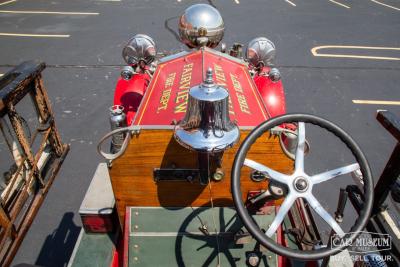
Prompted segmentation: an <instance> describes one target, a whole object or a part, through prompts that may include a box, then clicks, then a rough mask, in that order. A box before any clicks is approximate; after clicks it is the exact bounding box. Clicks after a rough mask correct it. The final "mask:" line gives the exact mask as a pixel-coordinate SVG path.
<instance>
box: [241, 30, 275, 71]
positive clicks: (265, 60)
mask: <svg viewBox="0 0 400 267" xmlns="http://www.w3.org/2000/svg"><path fill="white" fill-rule="evenodd" d="M246 58H247V60H248V61H249V62H250V63H251V64H252V65H253V66H255V67H259V66H260V64H263V65H264V66H273V65H274V63H275V62H274V61H275V45H274V43H273V42H271V41H270V40H268V39H267V38H265V37H257V38H255V39H253V40H251V41H250V42H249V44H248V45H247V51H246Z"/></svg>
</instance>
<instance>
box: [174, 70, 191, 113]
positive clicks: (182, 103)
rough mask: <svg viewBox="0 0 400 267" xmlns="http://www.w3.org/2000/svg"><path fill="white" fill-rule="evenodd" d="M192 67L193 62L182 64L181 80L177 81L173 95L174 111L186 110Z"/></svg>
mask: <svg viewBox="0 0 400 267" xmlns="http://www.w3.org/2000/svg"><path fill="white" fill-rule="evenodd" d="M192 69H193V63H190V64H186V65H184V66H183V71H182V75H181V80H180V81H179V88H178V92H177V94H176V97H175V104H177V105H176V106H175V110H174V113H181V112H186V106H187V101H188V98H189V96H188V93H189V90H188V89H189V88H190V82H191V80H192Z"/></svg>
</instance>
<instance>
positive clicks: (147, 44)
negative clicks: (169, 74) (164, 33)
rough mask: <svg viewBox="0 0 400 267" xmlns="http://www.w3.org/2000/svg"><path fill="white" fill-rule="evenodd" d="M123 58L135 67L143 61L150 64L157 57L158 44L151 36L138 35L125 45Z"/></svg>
mask: <svg viewBox="0 0 400 267" xmlns="http://www.w3.org/2000/svg"><path fill="white" fill-rule="evenodd" d="M122 57H123V58H124V60H125V62H126V63H127V64H128V65H135V64H137V63H139V61H141V60H143V61H144V62H145V63H146V64H150V63H151V62H153V60H154V59H155V57H156V44H155V42H154V41H153V39H152V38H151V37H150V36H147V35H145V34H136V35H135V36H133V37H132V38H131V39H130V40H129V41H128V43H127V44H126V45H125V47H124V49H123V50H122Z"/></svg>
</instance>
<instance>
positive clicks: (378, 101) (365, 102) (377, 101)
mask: <svg viewBox="0 0 400 267" xmlns="http://www.w3.org/2000/svg"><path fill="white" fill-rule="evenodd" d="M353 103H354V104H367V105H400V101H381V100H356V99H354V100H353Z"/></svg>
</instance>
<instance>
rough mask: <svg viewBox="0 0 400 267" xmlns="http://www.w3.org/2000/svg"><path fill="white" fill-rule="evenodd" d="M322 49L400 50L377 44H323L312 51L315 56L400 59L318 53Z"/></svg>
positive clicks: (399, 48) (399, 49)
mask: <svg viewBox="0 0 400 267" xmlns="http://www.w3.org/2000/svg"><path fill="white" fill-rule="evenodd" d="M320 49H363V50H395V51H400V47H376V46H352V45H323V46H316V47H314V48H312V49H311V53H312V54H313V56H315V57H337V58H362V59H376V60H400V57H377V56H362V55H351V54H322V53H318V50H320Z"/></svg>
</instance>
